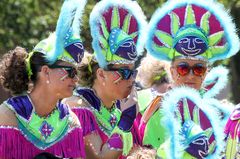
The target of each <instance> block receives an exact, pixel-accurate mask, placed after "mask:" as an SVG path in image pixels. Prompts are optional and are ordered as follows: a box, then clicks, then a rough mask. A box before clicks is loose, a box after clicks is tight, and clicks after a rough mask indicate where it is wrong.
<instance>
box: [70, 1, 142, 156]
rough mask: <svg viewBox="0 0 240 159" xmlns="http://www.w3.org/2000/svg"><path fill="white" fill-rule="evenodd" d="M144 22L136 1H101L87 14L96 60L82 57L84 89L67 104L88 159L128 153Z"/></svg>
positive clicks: (134, 111) (78, 91) (81, 80)
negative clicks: (79, 126) (80, 130)
mask: <svg viewBox="0 0 240 159" xmlns="http://www.w3.org/2000/svg"><path fill="white" fill-rule="evenodd" d="M144 17H145V16H144V15H143V12H142V10H141V8H140V7H139V5H138V4H137V2H134V1H130V0H121V1H112V0H102V1H100V2H99V3H97V4H96V6H95V7H94V8H93V11H92V12H91V14H90V28H91V34H92V37H93V42H92V45H93V49H94V51H95V58H96V61H95V58H92V57H91V56H88V57H86V59H88V60H87V62H86V64H85V65H82V66H80V78H81V79H80V85H81V86H83V87H82V88H78V89H77V91H76V94H75V97H72V98H70V99H66V103H69V104H70V105H71V106H73V107H74V108H73V111H74V112H75V113H76V114H77V115H78V117H79V119H80V122H81V123H82V124H85V125H86V126H85V127H84V129H83V131H84V136H85V138H84V140H85V148H86V154H87V157H88V158H107V159H110V158H118V157H120V156H121V155H122V154H123V155H124V156H126V155H128V153H129V151H130V150H131V149H132V146H133V138H134V136H132V133H131V127H132V124H133V121H134V119H135V117H136V113H137V106H136V99H135V98H136V91H135V88H134V80H135V77H136V73H137V71H136V70H135V67H134V63H135V61H136V60H137V58H138V55H139V54H140V52H141V50H142V49H143V42H144V39H143V33H144V29H145V27H146V22H145V19H144ZM84 58H85V57H84ZM128 96H129V98H128V99H125V98H126V97H128ZM121 99H124V100H121ZM119 100H121V101H119ZM120 106H121V110H120Z"/></svg>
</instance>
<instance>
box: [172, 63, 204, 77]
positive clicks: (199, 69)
mask: <svg viewBox="0 0 240 159" xmlns="http://www.w3.org/2000/svg"><path fill="white" fill-rule="evenodd" d="M176 68H177V72H178V74H179V75H180V76H186V75H187V74H189V72H190V71H191V70H192V73H193V74H194V75H196V76H203V75H204V74H205V72H206V70H207V67H206V66H204V65H203V64H201V63H197V64H195V65H193V66H189V64H188V63H186V62H181V63H179V64H178V65H177V66H176Z"/></svg>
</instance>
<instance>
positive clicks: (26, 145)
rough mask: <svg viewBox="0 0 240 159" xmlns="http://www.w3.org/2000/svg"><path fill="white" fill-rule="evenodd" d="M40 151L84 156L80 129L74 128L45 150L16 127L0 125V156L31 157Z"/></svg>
mask: <svg viewBox="0 0 240 159" xmlns="http://www.w3.org/2000/svg"><path fill="white" fill-rule="evenodd" d="M42 152H48V153H51V154H53V155H55V156H58V157H64V158H77V157H78V158H79V157H81V158H85V156H86V155H85V149H84V141H83V132H82V129H81V128H75V129H74V130H72V131H71V132H69V133H68V134H67V135H66V136H65V137H64V138H63V139H62V140H61V141H59V142H58V143H56V144H55V145H53V146H51V147H49V148H47V149H46V150H40V149H38V148H37V147H35V146H34V145H33V144H32V143H31V142H29V141H28V140H27V139H26V138H25V137H24V136H23V135H22V134H21V132H20V131H19V130H18V129H17V128H13V127H3V126H2V127H0V158H3V159H10V158H15V159H32V158H34V157H35V156H36V155H38V154H40V153H42Z"/></svg>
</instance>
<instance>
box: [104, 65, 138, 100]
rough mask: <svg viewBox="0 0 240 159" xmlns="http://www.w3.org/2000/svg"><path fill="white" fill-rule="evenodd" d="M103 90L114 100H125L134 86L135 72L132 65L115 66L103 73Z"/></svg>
mask: <svg viewBox="0 0 240 159" xmlns="http://www.w3.org/2000/svg"><path fill="white" fill-rule="evenodd" d="M104 73H105V75H106V78H105V82H106V83H105V88H106V89H107V90H106V91H108V92H109V93H110V94H109V95H111V96H112V98H113V99H114V100H118V99H123V98H126V97H127V96H128V95H129V94H130V92H131V90H132V87H133V85H134V81H135V78H136V74H137V71H136V70H135V69H134V64H117V65H113V66H112V67H111V69H109V70H107V71H104Z"/></svg>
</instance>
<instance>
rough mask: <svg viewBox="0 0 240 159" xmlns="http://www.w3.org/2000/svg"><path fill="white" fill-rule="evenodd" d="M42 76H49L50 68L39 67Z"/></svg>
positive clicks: (45, 66)
mask: <svg viewBox="0 0 240 159" xmlns="http://www.w3.org/2000/svg"><path fill="white" fill-rule="evenodd" d="M40 72H41V73H42V74H44V75H47V76H49V74H50V68H49V67H48V66H47V65H44V66H42V67H41V71H40Z"/></svg>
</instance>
